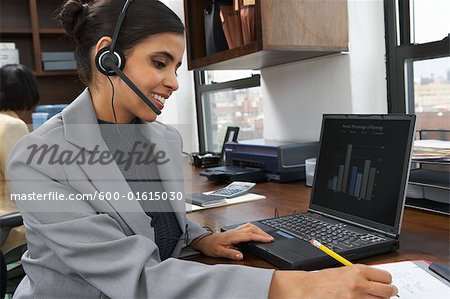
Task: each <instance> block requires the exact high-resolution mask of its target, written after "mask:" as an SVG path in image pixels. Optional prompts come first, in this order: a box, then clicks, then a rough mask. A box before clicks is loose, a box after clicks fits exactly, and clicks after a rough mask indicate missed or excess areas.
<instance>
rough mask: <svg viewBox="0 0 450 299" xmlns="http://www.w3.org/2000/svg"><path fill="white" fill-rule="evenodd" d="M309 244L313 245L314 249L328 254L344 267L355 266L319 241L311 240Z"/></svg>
mask: <svg viewBox="0 0 450 299" xmlns="http://www.w3.org/2000/svg"><path fill="white" fill-rule="evenodd" d="M309 243H311V244H312V245H313V246H314V247H317V248H319V249H320V250H322V251H323V252H325V253H326V254H328V255H329V256H331V257H332V258H334V259H335V260H337V261H338V262H341V263H342V264H343V265H345V266H351V265H353V264H352V263H351V262H350V261H348V260H346V259H345V258H343V257H342V256H340V255H339V254H337V253H336V252H334V251H333V250H331V249H330V248H328V247H326V246H325V245H323V244H321V243H320V242H319V241H317V240H314V239H311V240H310V241H309Z"/></svg>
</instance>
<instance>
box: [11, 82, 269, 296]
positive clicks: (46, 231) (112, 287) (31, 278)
mask: <svg viewBox="0 0 450 299" xmlns="http://www.w3.org/2000/svg"><path fill="white" fill-rule="evenodd" d="M77 124H87V125H89V128H86V129H83V128H82V127H80V125H77ZM141 127H143V128H142V130H143V133H144V136H150V139H151V140H152V142H154V143H156V145H157V146H156V149H155V151H157V150H161V151H164V152H165V153H166V155H167V156H166V157H167V158H169V159H170V163H166V164H164V165H160V166H158V172H159V174H160V177H161V179H162V183H163V187H164V190H170V191H182V190H183V180H182V179H183V178H182V171H180V170H181V169H182V163H181V147H182V144H181V138H180V136H179V134H178V133H177V131H176V130H175V129H173V128H171V127H169V126H165V125H163V124H160V123H158V122H152V123H146V124H145V125H144V126H141ZM45 144H47V145H58V146H59V150H60V151H61V150H68V151H72V152H80V150H82V149H83V150H84V151H85V152H84V153H86V155H87V156H86V157H89V155H90V154H92V153H93V150H94V148H93V147H94V145H99V148H98V149H99V151H101V152H102V151H108V148H107V146H106V144H105V143H104V142H103V140H102V138H101V134H100V130H99V128H98V124H97V118H96V115H95V112H94V108H93V105H92V101H91V97H90V93H89V91H88V89H86V90H85V91H84V92H83V93H82V94H81V95H80V96H79V97H78V98H77V99H76V100H75V101H74V102H73V103H72V104H71V105H70V106H69V107H67V108H66V109H65V110H64V111H63V112H62V113H61V114H59V115H56V116H55V117H53V118H52V119H51V120H49V121H48V122H47V123H45V124H44V125H42V126H41V127H40V128H38V129H37V130H35V131H34V132H32V133H31V134H29V135H27V136H26V137H24V138H22V139H21V140H20V141H19V143H18V144H17V145H16V146H15V147H14V149H13V151H12V153H11V155H10V162H9V169H8V170H9V175H10V180H11V181H10V183H11V187H12V193H14V194H19V195H21V196H27V198H25V197H21V198H22V200H16V203H17V206H18V208H19V210H20V211H21V213H22V216H23V218H24V224H25V227H26V236H27V242H28V251H27V252H26V253H25V254H24V255H23V257H22V262H23V266H24V269H25V271H26V274H27V276H26V277H25V278H24V279H23V280H22V282H21V284H20V286H19V288H18V289H17V291H16V293H15V295H14V298H45V299H49V298H77V299H79V298H196V299H197V298H266V297H267V295H268V291H269V285H270V282H271V279H272V275H273V270H267V269H258V268H251V267H245V266H238V265H215V266H209V265H204V264H200V263H196V262H190V261H183V260H179V259H176V258H169V259H167V260H165V261H163V262H161V260H160V257H159V252H158V248H157V246H156V244H155V241H154V231H153V228H152V227H151V225H150V222H151V218H150V217H148V216H147V215H146V214H145V213H144V211H143V210H142V208H141V206H140V204H139V203H138V202H137V201H135V200H131V201H130V200H128V199H119V200H48V199H47V200H42V198H41V200H36V199H37V197H36V196H37V194H39V193H40V194H50V192H53V194H57V196H64V198H68V197H69V195H70V194H95V193H97V194H99V193H101V192H118V193H120V194H128V192H131V189H130V187H129V186H128V184H127V183H126V181H125V179H124V178H123V176H122V173H121V171H120V169H119V167H118V166H117V164H115V163H108V164H106V165H98V164H95V163H94V164H91V163H66V164H64V163H49V159H50V157H49V156H51V155H49V154H47V155H45V157H44V158H43V160H42V161H37V160H38V159H36V158H35V159H32V160H30V148H31V147H32V146H33V145H45ZM33 194H34V196H35V197H34V198H30V197H31V196H32V195H33ZM60 194H61V195H60ZM55 196H56V195H55ZM16 199H17V198H16ZM31 199H34V200H31ZM171 204H172V207H173V209H174V211H184V210H183V209H184V205H185V203H184V200H182V201H179V200H176V201H171ZM176 217H177V220H178V222H179V225H180V227H181V229H182V231H183V235H182V236H181V238H180V240H179V241H178V243H177V246H176V248H175V250H174V253H173V257H177V256H179V254H180V252H181V250H182V249H183V247H184V246H185V245H186V242H185V241H184V240H182V239H183V238H184V237H185V236H186V231H185V228H186V224H187V230H188V236H189V240H188V242H191V241H192V240H193V239H194V238H196V237H197V236H199V235H201V234H202V233H204V232H205V230H204V229H203V228H202V227H201V226H199V225H198V224H195V223H193V222H191V221H189V220H188V219H187V218H186V213H185V212H177V213H176Z"/></svg>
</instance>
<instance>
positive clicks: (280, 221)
mask: <svg viewBox="0 0 450 299" xmlns="http://www.w3.org/2000/svg"><path fill="white" fill-rule="evenodd" d="M260 222H261V223H263V224H265V225H268V226H270V227H273V228H275V229H279V230H282V231H285V232H287V233H290V234H292V235H294V236H296V237H298V238H300V239H302V240H304V241H306V242H309V241H310V240H311V239H316V240H317V241H319V242H320V243H322V244H323V245H325V246H327V247H329V248H331V249H333V250H335V251H336V250H338V251H339V250H348V249H354V248H358V247H363V246H366V245H370V244H374V243H378V242H382V241H385V240H386V239H384V238H382V237H379V236H377V235H373V234H369V233H364V234H361V233H357V232H354V231H351V230H348V229H346V228H345V224H343V223H339V224H330V223H327V222H324V221H321V220H318V219H315V218H312V217H308V216H305V215H302V214H296V215H291V216H284V217H279V218H271V219H266V220H262V221H260Z"/></svg>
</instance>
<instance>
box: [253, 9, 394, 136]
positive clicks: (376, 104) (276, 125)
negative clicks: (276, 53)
mask: <svg viewBox="0 0 450 299" xmlns="http://www.w3.org/2000/svg"><path fill="white" fill-rule="evenodd" d="M348 12H349V42H350V45H349V53H348V54H340V55H336V56H330V57H326V58H318V59H315V60H309V61H302V62H297V63H291V64H287V65H282V66H276V67H271V68H266V69H263V70H262V71H261V76H262V81H261V87H262V94H263V100H264V111H265V112H264V117H265V119H264V138H266V139H273V140H281V141H306V140H318V138H319V134H320V125H321V117H322V114H323V113H386V111H387V91H386V81H385V78H386V67H385V58H384V54H385V42H384V13H383V1H382V0H349V2H348Z"/></svg>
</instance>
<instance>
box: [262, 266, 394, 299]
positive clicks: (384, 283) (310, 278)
mask: <svg viewBox="0 0 450 299" xmlns="http://www.w3.org/2000/svg"><path fill="white" fill-rule="evenodd" d="M391 282H392V277H391V274H389V272H387V271H384V270H380V269H376V268H372V267H369V266H365V265H352V266H347V267H340V268H332V269H325V270H321V271H316V272H304V271H275V273H274V275H273V278H272V283H271V285H270V292H269V298H270V299H272V298H277V299H278V298H280V299H281V298H327V299H328V298H339V299H347V298H348V299H350V298H358V299H363V298H390V297H392V296H396V295H397V293H398V290H397V288H396V287H395V286H393V285H392V284H391Z"/></svg>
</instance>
